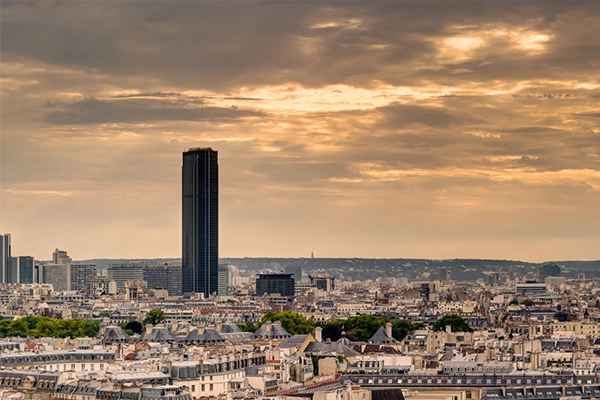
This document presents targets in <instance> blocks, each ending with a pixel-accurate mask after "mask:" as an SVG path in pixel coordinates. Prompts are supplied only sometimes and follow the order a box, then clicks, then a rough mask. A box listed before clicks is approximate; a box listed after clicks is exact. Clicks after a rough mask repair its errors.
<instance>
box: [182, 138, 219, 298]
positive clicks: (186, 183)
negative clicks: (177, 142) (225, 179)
mask: <svg viewBox="0 0 600 400" xmlns="http://www.w3.org/2000/svg"><path fill="white" fill-rule="evenodd" d="M182 191H183V193H182V194H183V199H182V200H183V204H182V211H183V221H182V228H183V236H182V245H183V249H182V250H183V252H182V282H181V284H182V285H181V286H182V290H183V292H184V293H188V292H194V293H203V294H204V296H210V295H212V294H214V293H215V292H217V291H218V264H219V164H218V153H217V152H216V151H214V150H213V149H211V148H203V149H202V148H194V149H190V150H188V151H186V152H184V153H183V169H182Z"/></svg>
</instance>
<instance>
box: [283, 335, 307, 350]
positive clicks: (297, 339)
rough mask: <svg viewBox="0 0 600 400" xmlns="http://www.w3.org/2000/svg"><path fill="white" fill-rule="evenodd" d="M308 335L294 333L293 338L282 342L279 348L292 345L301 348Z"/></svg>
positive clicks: (286, 347)
mask: <svg viewBox="0 0 600 400" xmlns="http://www.w3.org/2000/svg"><path fill="white" fill-rule="evenodd" d="M307 337H308V335H294V336H292V337H291V338H289V339H286V340H285V341H284V342H283V343H281V344H280V345H279V348H281V349H289V348H290V347H295V348H297V349H299V348H300V347H301V346H302V343H304V341H305V340H306V338H307Z"/></svg>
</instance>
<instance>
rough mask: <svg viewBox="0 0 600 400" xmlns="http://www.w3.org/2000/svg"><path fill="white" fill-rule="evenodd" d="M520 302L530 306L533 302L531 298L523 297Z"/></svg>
mask: <svg viewBox="0 0 600 400" xmlns="http://www.w3.org/2000/svg"><path fill="white" fill-rule="evenodd" d="M521 304H522V305H524V306H525V307H531V306H532V305H534V304H535V303H534V302H533V300H531V299H525V300H523V301H522V302H521Z"/></svg>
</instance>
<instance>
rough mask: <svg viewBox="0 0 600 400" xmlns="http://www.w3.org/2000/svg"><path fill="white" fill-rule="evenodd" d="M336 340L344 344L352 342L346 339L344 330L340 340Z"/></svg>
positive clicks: (347, 344)
mask: <svg viewBox="0 0 600 400" xmlns="http://www.w3.org/2000/svg"><path fill="white" fill-rule="evenodd" d="M338 342H340V343H341V344H344V345H346V346H351V345H352V342H351V341H350V339H348V338H347V337H346V332H345V331H342V337H341V338H340V340H338Z"/></svg>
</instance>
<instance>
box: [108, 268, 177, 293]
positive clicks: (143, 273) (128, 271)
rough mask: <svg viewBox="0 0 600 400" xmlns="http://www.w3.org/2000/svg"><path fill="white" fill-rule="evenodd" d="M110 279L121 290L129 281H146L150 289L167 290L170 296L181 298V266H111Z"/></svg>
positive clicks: (109, 270) (109, 269)
mask: <svg viewBox="0 0 600 400" xmlns="http://www.w3.org/2000/svg"><path fill="white" fill-rule="evenodd" d="M108 279H109V280H112V281H115V282H116V284H117V288H118V289H119V290H123V289H125V284H126V283H127V282H129V281H146V283H147V284H148V289H166V290H167V291H168V292H169V295H170V296H181V294H182V293H181V264H178V263H156V262H151V263H127V264H109V265H108Z"/></svg>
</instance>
